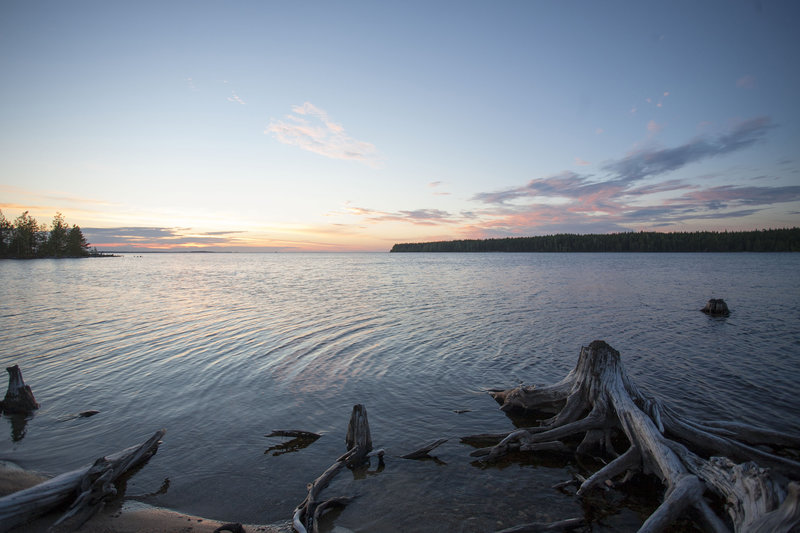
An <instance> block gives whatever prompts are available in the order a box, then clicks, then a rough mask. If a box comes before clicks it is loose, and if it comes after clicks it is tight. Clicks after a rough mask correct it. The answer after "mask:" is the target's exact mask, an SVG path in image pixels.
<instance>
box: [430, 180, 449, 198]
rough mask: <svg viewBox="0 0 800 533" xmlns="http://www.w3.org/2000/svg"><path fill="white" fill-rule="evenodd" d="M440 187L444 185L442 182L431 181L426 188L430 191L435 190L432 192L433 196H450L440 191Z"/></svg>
mask: <svg viewBox="0 0 800 533" xmlns="http://www.w3.org/2000/svg"><path fill="white" fill-rule="evenodd" d="M442 185H444V182H443V181H432V182H430V183H429V184H428V187H429V188H431V189H435V190H434V191H433V194H434V195H435V196H449V195H450V193H449V192H446V191H442V190H441V186H442Z"/></svg>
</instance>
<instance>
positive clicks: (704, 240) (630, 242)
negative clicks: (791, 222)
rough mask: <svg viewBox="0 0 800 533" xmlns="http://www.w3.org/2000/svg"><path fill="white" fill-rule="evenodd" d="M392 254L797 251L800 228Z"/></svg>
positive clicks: (517, 242) (525, 240) (449, 244)
mask: <svg viewBox="0 0 800 533" xmlns="http://www.w3.org/2000/svg"><path fill="white" fill-rule="evenodd" d="M391 251H392V252H800V228H791V229H765V230H756V231H730V232H729V231H722V232H719V231H695V232H677V233H658V232H654V231H642V232H638V233H635V232H628V233H609V234H590V235H576V234H571V233H562V234H558V235H544V236H541V237H508V238H505V239H473V240H461V241H441V242H420V243H407V244H395V245H394V246H393V247H392V250H391Z"/></svg>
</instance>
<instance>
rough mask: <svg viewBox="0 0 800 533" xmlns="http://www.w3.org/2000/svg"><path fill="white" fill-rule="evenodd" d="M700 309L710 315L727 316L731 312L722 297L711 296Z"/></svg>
mask: <svg viewBox="0 0 800 533" xmlns="http://www.w3.org/2000/svg"><path fill="white" fill-rule="evenodd" d="M701 311H702V312H704V313H705V314H707V315H711V316H728V315H730V314H731V312H730V310H729V309H728V304H726V303H725V300H723V299H722V298H711V299H710V300H709V301H708V303H707V304H706V306H705V307H703V308H702V309H701Z"/></svg>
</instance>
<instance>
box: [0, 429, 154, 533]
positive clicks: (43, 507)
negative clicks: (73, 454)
mask: <svg viewBox="0 0 800 533" xmlns="http://www.w3.org/2000/svg"><path fill="white" fill-rule="evenodd" d="M164 433H166V431H165V430H163V429H162V430H159V431H156V432H155V434H154V435H153V436H152V437H150V438H149V439H147V440H146V441H144V442H143V443H142V444H140V445H138V446H132V447H130V448H127V449H125V450H122V451H120V452H117V453H114V454H112V455H107V456H105V457H101V458H99V459H97V460H96V461H95V462H94V463H93V464H91V465H86V466H84V467H82V468H79V469H77V470H73V471H71V472H67V473H65V474H61V475H60V476H57V477H54V478H53V479H49V480H47V481H44V482H42V483H39V484H38V485H35V486H33V487H30V488H28V489H25V490H21V491H18V492H14V493H12V494H9V495H8V496H4V497H3V498H0V532H4V531H8V530H9V529H11V528H12V527H15V526H18V525H20V524H24V523H25V522H27V521H29V520H31V519H33V518H35V517H37V516H39V515H43V514H45V513H47V512H50V511H52V510H54V509H56V508H57V507H61V506H63V505H65V504H67V503H69V502H72V503H71V505H70V508H69V509H68V510H67V512H66V513H65V514H64V515H63V516H62V517H61V518H60V519H59V520H58V521H56V523H55V524H53V525H54V526H57V525H59V524H61V523H62V522H64V521H65V520H68V519H73V520H74V523H75V525H74V527H75V528H76V529H77V528H78V527H80V525H81V524H83V522H85V521H86V520H88V519H89V518H91V516H92V515H93V514H94V513H95V512H97V511H98V510H99V509H100V508H101V507H102V505H103V500H104V499H105V498H106V497H108V496H112V495H114V494H116V491H117V490H116V487H114V485H113V483H114V481H116V479H117V478H119V477H120V476H121V475H122V474H124V473H125V472H127V471H128V470H130V469H131V468H133V467H135V466H136V465H139V464H141V463H143V462H144V461H147V460H148V459H149V458H150V457H152V456H153V455H154V454H155V453H156V451H157V450H158V445H159V444H160V442H161V438H162V437H163V436H164Z"/></svg>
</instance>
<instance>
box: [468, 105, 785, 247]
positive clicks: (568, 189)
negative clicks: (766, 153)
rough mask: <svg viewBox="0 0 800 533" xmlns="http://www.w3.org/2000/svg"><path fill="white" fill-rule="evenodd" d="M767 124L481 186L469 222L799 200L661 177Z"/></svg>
mask: <svg viewBox="0 0 800 533" xmlns="http://www.w3.org/2000/svg"><path fill="white" fill-rule="evenodd" d="M772 127H773V126H772V124H771V121H770V120H769V118H766V117H757V118H753V119H750V120H747V121H744V122H741V123H739V124H737V125H736V126H734V127H732V128H731V129H730V130H729V131H727V132H724V133H722V134H719V135H717V136H716V137H710V138H708V137H705V138H695V139H693V140H691V141H689V142H687V143H684V144H682V145H679V146H676V147H671V148H662V147H650V148H647V149H642V150H638V151H636V152H633V153H631V154H628V155H627V156H625V157H623V158H620V159H617V160H612V161H609V162H607V163H605V164H604V165H602V166H601V167H600V170H601V171H602V172H601V174H599V175H595V174H589V173H576V172H572V171H564V172H561V173H559V174H556V175H553V176H548V177H545V178H538V179H533V180H530V181H529V182H528V183H526V184H525V185H522V186H520V187H514V188H510V189H504V190H499V191H489V192H482V193H478V194H476V195H474V196H473V198H472V200H474V201H477V202H480V203H481V204H483V205H484V206H485V208H484V209H483V210H482V211H480V216H481V221H480V222H478V223H476V224H475V225H474V226H473V228H472V229H473V231H476V232H482V233H483V234H485V235H488V236H493V235H508V234H524V233H532V232H533V233H546V232H549V231H557V232H563V231H574V230H579V231H578V232H582V233H585V232H588V231H600V232H608V231H625V230H628V229H630V227H631V226H636V225H639V226H641V225H647V226H663V225H670V224H677V223H685V222H686V221H690V220H712V219H726V218H727V219H732V218H740V217H745V216H749V215H753V214H756V213H758V212H759V211H761V210H763V209H765V208H767V207H771V206H774V205H776V204H779V203H788V202H797V201H800V186H784V187H768V186H751V185H724V186H717V187H705V188H704V187H702V186H701V185H699V184H697V183H690V182H687V181H684V180H682V179H676V178H673V179H667V180H661V181H659V178H661V177H662V176H664V175H668V174H670V173H672V172H675V171H677V170H680V169H682V168H684V167H687V166H689V165H691V164H693V163H697V162H700V161H704V160H707V159H710V158H714V157H719V156H723V155H726V154H730V153H733V152H737V151H740V150H744V149H746V148H748V147H751V146H753V145H755V144H756V143H758V142H760V141H761V140H762V139H763V138H764V136H765V135H766V133H767V132H768V131H769V130H770V129H771V128H772ZM759 178H760V176H759V177H756V178H753V180H756V179H759ZM570 228H572V229H570Z"/></svg>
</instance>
